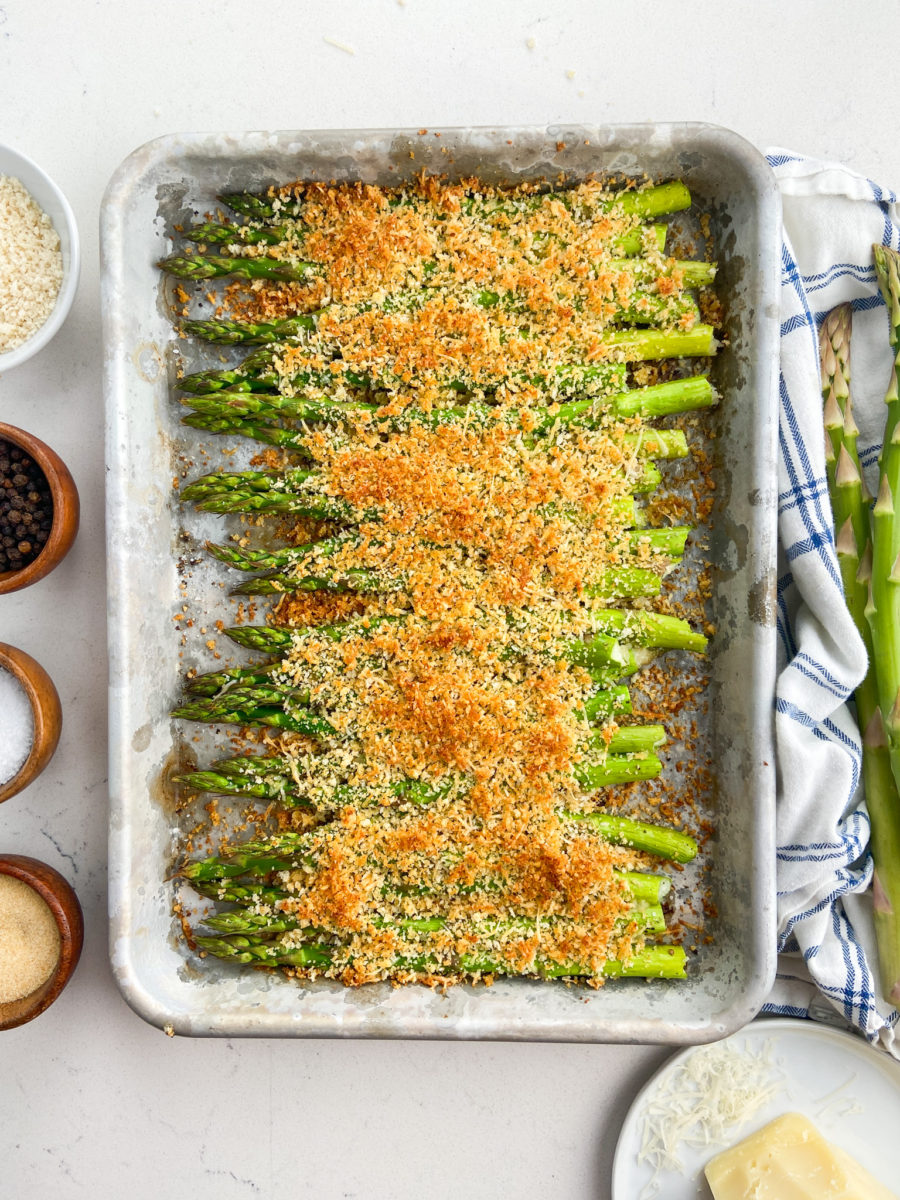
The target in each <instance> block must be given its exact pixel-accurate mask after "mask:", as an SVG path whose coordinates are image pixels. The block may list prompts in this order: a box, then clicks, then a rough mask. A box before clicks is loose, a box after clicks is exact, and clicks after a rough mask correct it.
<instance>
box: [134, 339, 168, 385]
mask: <svg viewBox="0 0 900 1200" xmlns="http://www.w3.org/2000/svg"><path fill="white" fill-rule="evenodd" d="M131 361H132V362H133V363H134V367H135V370H136V371H137V373H138V375H140V377H141V379H143V381H144V383H156V381H157V379H159V377H160V375H161V374H162V371H163V362H164V360H163V354H162V351H161V350H160V348H159V346H157V344H156V342H141V343H140V345H139V346H136V347H135V349H134V351H133V352H132V355H131Z"/></svg>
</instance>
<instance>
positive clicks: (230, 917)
mask: <svg viewBox="0 0 900 1200" xmlns="http://www.w3.org/2000/svg"><path fill="white" fill-rule="evenodd" d="M554 923H557V922H556V921H554V919H553V918H549V919H546V920H544V921H542V922H541V926H544V927H546V926H547V925H552V924H554ZM203 924H204V925H205V926H206V927H207V929H213V930H215V932H216V933H225V934H232V933H243V934H254V933H258V934H260V935H261V936H263V937H271V936H272V935H273V934H279V933H289V932H290V931H291V930H293V929H304V931H305V934H306V937H307V938H311V939H312V938H316V937H320V936H322V935H323V934H324V932H325V931H324V930H322V929H311V928H309V926H305V925H303V924H302V923H301V921H300V920H299V919H298V918H297V917H295V916H292V915H291V913H290V912H289V911H281V912H277V913H260V912H248V911H247V910H246V909H240V908H238V909H231V910H230V911H229V912H222V913H215V914H212V915H209V916H206V917H204V918H203ZM372 924H373V925H374V926H375V928H376V929H396V930H398V931H399V932H406V931H409V932H413V933H437V932H439V931H440V930H442V929H444V928H445V926H446V922H445V921H444V920H442V919H441V918H440V917H409V918H406V919H402V920H397V921H387V920H383V919H381V918H378V919H376V920H374V921H373V922H372ZM474 924H476V925H477V926H481V927H483V928H484V929H485V931H486V932H489V933H491V934H496V933H498V932H501V931H503V932H510V931H511V932H517V933H521V934H522V936H523V937H532V936H533V935H534V934H535V932H537V931H538V929H539V926H538V923H537V922H535V921H533V920H531V919H529V918H527V917H512V918H507V919H506V920H503V921H498V920H494V919H492V920H489V921H482V920H476V921H475V922H474ZM618 924H619V927H620V929H621V928H622V927H623V926H631V928H632V929H633V930H634V931H635V932H645V933H646V932H650V933H665V930H666V919H665V916H664V914H663V910H662V907H661V905H659V904H645V903H638V904H635V905H634V906H633V907H632V908H630V909H628V911H627V912H625V913H623V915H622V918H621V920H620V921H619V923H618Z"/></svg>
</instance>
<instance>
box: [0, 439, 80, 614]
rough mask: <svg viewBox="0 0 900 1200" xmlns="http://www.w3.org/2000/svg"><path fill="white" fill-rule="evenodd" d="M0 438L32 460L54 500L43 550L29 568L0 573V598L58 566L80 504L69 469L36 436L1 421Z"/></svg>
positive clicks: (73, 532) (74, 528)
mask: <svg viewBox="0 0 900 1200" xmlns="http://www.w3.org/2000/svg"><path fill="white" fill-rule="evenodd" d="M0 438H2V439H3V440H4V441H7V442H13V443H15V445H17V446H18V447H19V448H20V449H22V450H24V451H25V452H26V454H29V455H30V456H31V457H32V458H33V459H34V460H35V462H36V463H37V464H38V466H39V467H40V468H41V471H42V472H43V475H44V478H45V479H46V480H47V483H48V484H49V485H50V495H51V496H52V497H53V521H52V523H51V525H50V535H49V537H48V538H47V541H46V542H45V543H44V548H43V549H42V550H41V552H40V554H38V556H37V558H35V559H32V561H31V562H30V563H29V564H28V566H26V567H20V568H19V569H18V570H17V571H0V596H2V595H4V594H5V593H7V592H17V591H19V590H20V589H21V588H25V587H28V586H29V585H30V584H32V583H37V581H38V580H39V579H43V578H44V576H45V575H49V573H50V572H51V571H52V570H53V569H54V567H57V566H59V564H60V563H61V562H62V560H63V559H64V558H65V557H66V555H67V554H68V553H69V550H70V549H71V548H72V543H73V542H74V541H75V535H76V534H77V533H78V521H79V516H80V503H79V499H78V489H77V488H76V486H75V480H74V479H73V478H72V474H71V472H70V471H69V468H68V467H67V466H66V464H65V463H64V462H63V460H62V459H61V458H60V456H59V455H58V454H57V453H56V451H55V450H53V449H51V447H50V446H48V445H47V443H46V442H43V441H41V439H40V438H39V437H38V436H37V435H36V434H33V433H29V432H28V431H27V430H25V429H20V428H19V426H18V425H8V424H6V423H5V422H3V421H0Z"/></svg>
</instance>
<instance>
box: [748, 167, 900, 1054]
mask: <svg viewBox="0 0 900 1200" xmlns="http://www.w3.org/2000/svg"><path fill="white" fill-rule="evenodd" d="M767 158H768V161H769V164H770V165H771V167H772V168H773V170H774V171H775V174H776V177H777V179H778V183H779V186H780V188H781V193H782V198H783V203H784V245H783V249H782V288H781V320H782V323H781V379H780V429H779V446H780V453H779V480H778V489H779V490H778V529H779V567H778V613H777V623H778V682H777V685H776V698H775V731H776V739H777V746H778V769H779V781H778V812H777V837H778V936H779V952H780V954H781V957H780V959H779V965H778V976H777V978H776V983H775V987H774V989H773V991H772V994H771V995H770V997H769V1000H768V1002H767V1004H766V1005H765V1007H764V1009H763V1011H764V1012H769V1013H781V1014H789V1015H796V1016H814V1017H818V1018H819V1019H826V1020H827V1019H829V1018H830V1019H832V1020H838V1021H840V1020H841V1019H843V1020H844V1021H846V1022H847V1023H849V1024H851V1025H853V1026H855V1027H856V1028H858V1029H859V1030H860V1031H861V1032H862V1033H864V1034H865V1036H866V1037H867V1038H869V1040H871V1041H880V1042H881V1044H882V1045H883V1046H884V1047H885V1048H887V1049H889V1050H890V1051H891V1053H892V1054H894V1055H896V1056H897V1057H900V1030H898V1021H900V1013H898V1012H897V1010H896V1009H894V1008H892V1007H891V1006H890V1005H888V1004H886V1003H885V1002H884V1001H883V1000H882V999H881V998H880V996H879V991H878V985H877V970H878V967H877V958H876V954H875V949H874V933H873V926H872V915H871V899H870V894H864V893H865V891H866V889H867V887H868V885H869V883H870V881H871V876H872V860H871V856H870V854H869V851H868V839H869V819H868V815H867V813H866V810H865V805H864V803H863V799H862V796H861V794H860V792H859V790H858V786H857V785H858V783H859V776H860V738H859V733H858V730H857V728H856V724H855V720H854V717H853V715H852V714H851V713H850V712H849V711H848V709H847V708H846V707H845V701H846V700H847V699H848V697H850V696H852V693H853V689H854V687H855V686H856V684H857V683H858V682H859V680H860V678H861V677H862V675H863V673H864V671H865V667H866V657H865V651H864V649H863V645H862V642H861V640H860V638H859V636H858V634H857V632H856V629H855V627H854V625H853V622H852V620H851V618H850V615H849V613H848V612H847V609H846V607H845V605H844V602H843V593H842V590H841V581H840V575H839V572H838V566H837V557H836V554H835V549H834V534H833V528H832V518H831V508H830V503H829V499H828V486H827V482H826V478H825V457H824V434H823V426H822V397H821V391H820V383H819V378H820V376H819V363H818V357H819V356H818V327H819V325H820V324H821V322H822V320H823V319H824V317H825V316H826V314H827V313H828V312H829V311H830V310H831V309H832V308H834V307H835V305H837V304H840V303H842V302H843V301H846V300H849V301H851V302H852V305H853V341H852V362H851V367H852V383H851V393H852V398H853V406H854V413H855V416H856V419H857V423H858V425H859V427H860V439H859V449H860V458H861V461H862V464H863V467H864V469H865V474H866V480H867V483H868V485H869V488H870V490H872V491H873V492H874V491H877V462H876V459H877V455H878V452H879V449H880V445H881V436H882V432H883V427H884V419H885V408H884V393H885V390H886V388H887V383H888V379H889V377H890V369H891V363H892V355H891V352H890V349H889V346H888V326H887V316H886V312H885V308H884V304H883V301H882V299H881V295H880V293H879V291H878V285H877V283H876V281H875V272H874V269H873V266H872V251H871V246H872V243H873V242H883V243H884V244H885V245H890V246H893V247H895V248H900V224H898V223H897V222H898V219H900V211H898V210H897V208H896V206H895V201H896V196H895V195H894V193H893V192H891V191H888V190H887V189H884V188H880V187H879V186H878V185H877V184H875V183H872V181H871V180H869V179H865V178H863V177H862V176H861V175H857V174H855V173H853V172H852V171H848V170H847V169H846V168H845V167H842V166H840V165H838V164H837V163H828V162H819V161H816V160H814V159H810V158H805V157H803V156H801V155H797V154H793V153H790V152H787V151H782V150H772V151H771V152H770V153H769V154H768V155H767ZM823 997H824V998H825V1000H826V1001H828V1002H829V1003H823V1000H822V998H823Z"/></svg>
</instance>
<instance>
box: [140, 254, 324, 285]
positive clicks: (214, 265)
mask: <svg viewBox="0 0 900 1200" xmlns="http://www.w3.org/2000/svg"><path fill="white" fill-rule="evenodd" d="M156 265H157V266H158V267H159V268H160V270H162V271H165V272H166V274H167V275H174V276H175V277H176V279H219V278H221V277H222V276H223V275H234V276H235V277H236V278H238V279H280V280H282V281H286V282H290V281H299V280H304V279H307V278H309V276H311V275H318V274H319V273H320V272H321V270H322V268H321V266H320V265H319V263H314V262H303V261H302V260H297V259H282V258H236V257H235V256H234V255H231V254H193V255H182V254H173V255H172V256H171V257H170V258H162V259H160V260H159V262H158V263H157V264H156Z"/></svg>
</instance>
